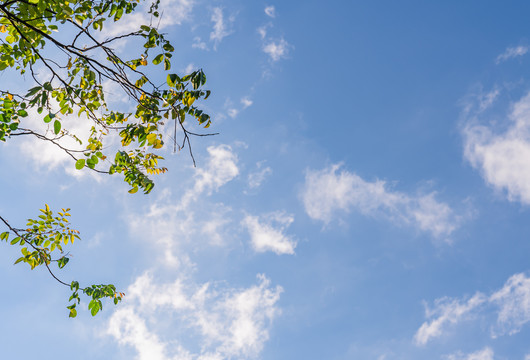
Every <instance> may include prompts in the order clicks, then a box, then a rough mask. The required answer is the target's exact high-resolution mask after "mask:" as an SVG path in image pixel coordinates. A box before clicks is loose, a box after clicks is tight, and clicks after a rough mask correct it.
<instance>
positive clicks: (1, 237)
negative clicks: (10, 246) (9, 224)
mask: <svg viewBox="0 0 530 360" xmlns="http://www.w3.org/2000/svg"><path fill="white" fill-rule="evenodd" d="M8 238H9V231H6V232H3V233H1V234H0V240H5V241H7V239H8Z"/></svg>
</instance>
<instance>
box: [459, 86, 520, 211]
mask: <svg viewBox="0 0 530 360" xmlns="http://www.w3.org/2000/svg"><path fill="white" fill-rule="evenodd" d="M507 118H508V122H507V124H506V125H507V128H506V129H505V130H504V131H496V130H495V129H492V127H488V126H485V125H481V124H478V123H477V121H473V120H471V121H469V122H468V124H467V125H466V126H465V127H464V128H463V136H464V156H465V158H466V159H467V160H468V161H469V162H470V163H471V165H472V166H473V167H474V168H476V169H478V170H480V172H481V173H482V176H483V177H484V179H485V180H486V182H487V183H488V184H490V185H491V186H493V187H494V188H496V189H498V190H501V191H505V192H506V194H507V198H508V200H510V201H520V202H521V203H523V204H530V93H528V94H526V95H525V96H523V97H522V98H521V99H520V100H519V101H518V102H516V103H515V104H513V106H512V107H511V111H510V113H509V114H508V115H507Z"/></svg>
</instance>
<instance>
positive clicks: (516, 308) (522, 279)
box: [490, 274, 530, 336]
mask: <svg viewBox="0 0 530 360" xmlns="http://www.w3.org/2000/svg"><path fill="white" fill-rule="evenodd" d="M490 301H492V302H493V303H495V304H496V305H497V306H499V308H500V310H499V314H498V318H497V327H498V329H497V330H496V331H494V336H498V335H503V334H509V335H512V334H515V333H517V332H519V331H520V330H521V328H522V326H523V325H525V324H526V323H528V322H529V321H530V278H527V277H526V276H525V275H524V274H516V275H513V276H512V277H510V278H509V279H508V281H507V282H506V284H504V286H503V287H502V288H501V289H500V290H499V291H497V292H495V293H494V294H493V295H491V297H490Z"/></svg>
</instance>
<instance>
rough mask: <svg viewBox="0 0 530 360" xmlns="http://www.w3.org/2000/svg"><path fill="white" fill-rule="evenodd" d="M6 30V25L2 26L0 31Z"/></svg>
mask: <svg viewBox="0 0 530 360" xmlns="http://www.w3.org/2000/svg"><path fill="white" fill-rule="evenodd" d="M6 31H7V29H6V26H5V25H2V26H0V32H2V33H5V32H6Z"/></svg>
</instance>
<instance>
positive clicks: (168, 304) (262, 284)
mask: <svg viewBox="0 0 530 360" xmlns="http://www.w3.org/2000/svg"><path fill="white" fill-rule="evenodd" d="M281 292H282V288H281V287H279V286H276V287H272V286H271V282H270V280H269V279H267V278H266V277H265V276H264V275H258V283H257V284H256V285H253V286H250V287H248V288H243V289H235V288H227V287H220V286H218V285H216V284H211V283H205V284H195V283H193V282H192V281H189V280H188V279H185V278H177V279H176V280H175V281H173V282H170V283H157V282H156V280H155V277H154V276H152V275H151V274H150V273H145V274H143V275H141V276H139V277H138V278H137V279H136V281H135V282H134V283H133V284H132V285H131V286H130V287H129V288H128V290H127V303H126V304H124V305H123V306H121V307H120V308H119V309H118V310H117V311H116V312H114V314H113V315H112V316H111V318H110V319H109V322H108V330H107V333H108V334H109V335H111V336H113V337H114V338H115V339H116V341H118V343H119V344H121V345H125V346H130V347H133V348H134V349H135V350H136V352H137V354H138V357H137V358H138V359H139V360H148V359H149V360H152V359H155V360H170V359H175V358H178V359H197V360H213V359H216V360H218V359H226V358H252V357H255V356H257V355H258V354H259V353H260V352H261V350H262V348H263V345H264V343H265V342H266V341H267V340H268V338H269V327H270V325H271V322H272V321H273V319H274V318H275V317H276V316H277V315H278V314H279V309H278V307H277V302H278V300H279V298H280V294H281ZM157 319H164V322H168V321H169V322H171V326H172V329H173V332H174V335H173V336H170V340H167V338H168V336H167V334H164V333H165V331H164V329H163V327H162V328H161V327H160V326H155V324H156V323H157ZM184 333H185V334H187V335H186V336H189V335H190V334H192V335H193V337H194V342H195V343H197V344H198V345H199V347H198V348H199V349H200V350H198V351H199V352H198V353H192V352H191V351H190V350H188V349H187V344H186V343H185V338H186V336H184V335H181V336H180V337H179V336H178V335H179V334H184ZM162 339H165V340H162Z"/></svg>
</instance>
